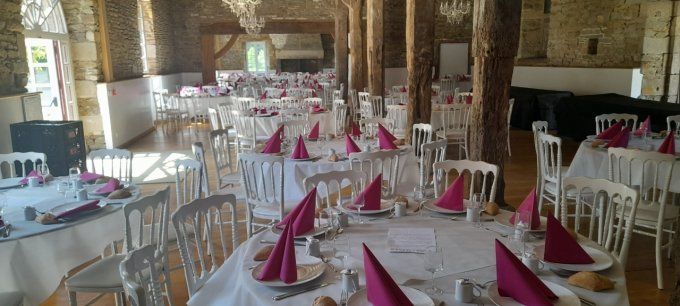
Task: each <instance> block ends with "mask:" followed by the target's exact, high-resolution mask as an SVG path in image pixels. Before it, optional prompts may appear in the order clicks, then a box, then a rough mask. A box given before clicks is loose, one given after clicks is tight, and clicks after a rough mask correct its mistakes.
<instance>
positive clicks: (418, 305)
mask: <svg viewBox="0 0 680 306" xmlns="http://www.w3.org/2000/svg"><path fill="white" fill-rule="evenodd" d="M399 289H401V291H402V292H404V294H405V295H406V297H407V298H408V300H409V301H411V303H413V306H434V301H432V299H431V298H430V297H429V296H427V294H425V293H424V292H422V291H420V290H418V289H413V288H410V287H406V286H399ZM371 305H373V303H371V302H369V301H368V296H367V295H366V289H361V290H359V291H357V292H355V293H354V294H352V295H351V296H350V297H349V299H347V306H371Z"/></svg>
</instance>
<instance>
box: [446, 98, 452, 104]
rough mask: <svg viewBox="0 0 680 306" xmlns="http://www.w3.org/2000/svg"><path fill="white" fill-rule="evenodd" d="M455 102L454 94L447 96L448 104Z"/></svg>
mask: <svg viewBox="0 0 680 306" xmlns="http://www.w3.org/2000/svg"><path fill="white" fill-rule="evenodd" d="M451 103H453V96H446V104H451Z"/></svg>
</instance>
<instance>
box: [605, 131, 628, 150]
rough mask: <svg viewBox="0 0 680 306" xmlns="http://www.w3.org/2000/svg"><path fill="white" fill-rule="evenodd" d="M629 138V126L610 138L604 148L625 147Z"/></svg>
mask: <svg viewBox="0 0 680 306" xmlns="http://www.w3.org/2000/svg"><path fill="white" fill-rule="evenodd" d="M629 139H630V128H628V127H626V128H624V129H623V130H621V132H619V133H618V134H616V136H614V138H612V140H610V141H609V143H608V144H607V145H605V146H604V147H605V148H627V147H628V140H629Z"/></svg>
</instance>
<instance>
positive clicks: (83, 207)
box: [54, 200, 100, 219]
mask: <svg viewBox="0 0 680 306" xmlns="http://www.w3.org/2000/svg"><path fill="white" fill-rule="evenodd" d="M99 207H100V206H99V200H96V201H92V202H89V203H87V204H83V205H80V206H78V207H76V208H73V209H69V210H67V211H65V212H62V213H60V214H58V215H56V216H54V217H55V218H56V219H59V218H65V217H69V216H73V215H75V214H79V213H82V212H86V211H90V210H93V209H97V208H99Z"/></svg>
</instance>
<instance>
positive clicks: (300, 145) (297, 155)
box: [290, 135, 309, 159]
mask: <svg viewBox="0 0 680 306" xmlns="http://www.w3.org/2000/svg"><path fill="white" fill-rule="evenodd" d="M290 158H292V159H307V158H309V153H308V152H307V146H305V141H304V140H302V135H300V137H298V141H297V144H296V145H295V149H293V154H291V155H290Z"/></svg>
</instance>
